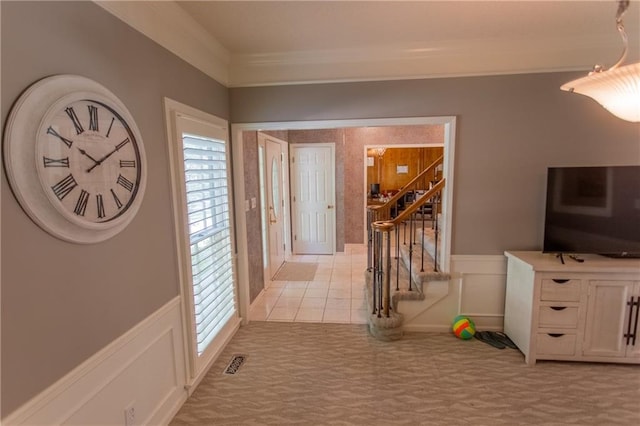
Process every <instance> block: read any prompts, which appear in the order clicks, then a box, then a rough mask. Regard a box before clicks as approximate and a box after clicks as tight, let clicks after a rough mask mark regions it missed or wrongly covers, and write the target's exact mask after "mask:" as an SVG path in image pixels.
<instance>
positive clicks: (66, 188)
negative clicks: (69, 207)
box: [51, 174, 78, 200]
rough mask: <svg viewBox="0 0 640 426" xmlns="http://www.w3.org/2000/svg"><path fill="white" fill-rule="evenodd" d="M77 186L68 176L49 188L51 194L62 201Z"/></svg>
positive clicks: (71, 176)
mask: <svg viewBox="0 0 640 426" xmlns="http://www.w3.org/2000/svg"><path fill="white" fill-rule="evenodd" d="M76 186H78V182H76V180H75V179H74V178H73V175H72V174H68V175H67V176H66V177H65V178H64V179H62V180H61V181H60V182H58V183H56V184H55V185H53V186H52V187H51V189H52V190H53V193H54V194H55V195H56V197H58V200H62V199H63V198H64V197H66V196H67V195H69V193H70V192H71V191H73V188H75V187H76Z"/></svg>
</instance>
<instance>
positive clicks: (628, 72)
mask: <svg viewBox="0 0 640 426" xmlns="http://www.w3.org/2000/svg"><path fill="white" fill-rule="evenodd" d="M628 7H629V0H620V1H618V12H617V14H616V26H617V28H618V32H619V33H620V36H621V37H622V42H623V44H624V50H623V51H622V56H621V57H620V59H618V62H616V63H615V65H613V66H612V67H611V68H609V69H608V70H605V69H604V67H603V66H602V65H596V66H594V67H593V71H591V72H590V73H589V75H588V76H586V77H582V78H579V79H577V80H573V81H570V82H569V83H566V84H564V85H562V86H561V87H560V89H562V90H566V91H568V92H575V93H579V94H581V95H585V96H589V97H590V98H593V99H594V100H595V101H596V102H598V103H599V104H600V105H602V106H603V107H605V108H606V109H607V110H609V112H611V113H612V114H613V115H615V116H616V117H619V118H621V119H623V120H626V121H632V122H636V123H637V122H640V62H638V63H635V64H630V65H625V66H621V65H622V62H623V61H624V60H625V58H626V57H627V48H628V44H629V42H628V40H627V34H626V32H625V30H624V25H623V23H622V16H623V15H624V13H625V12H626V11H627V8H628Z"/></svg>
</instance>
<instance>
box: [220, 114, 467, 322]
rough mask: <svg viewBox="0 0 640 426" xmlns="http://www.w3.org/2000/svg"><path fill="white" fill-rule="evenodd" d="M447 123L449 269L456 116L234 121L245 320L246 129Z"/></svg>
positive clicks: (444, 248) (445, 208)
mask: <svg viewBox="0 0 640 426" xmlns="http://www.w3.org/2000/svg"><path fill="white" fill-rule="evenodd" d="M439 124H440V125H443V126H444V156H445V162H444V167H443V176H444V177H445V179H446V180H447V184H446V186H445V189H444V190H443V197H442V198H443V200H442V201H443V203H442V221H443V223H442V228H443V233H444V238H443V241H442V246H441V247H442V254H443V256H442V262H443V263H442V268H443V270H449V263H450V259H451V222H452V219H453V216H452V206H453V188H454V170H453V169H454V163H455V161H454V160H455V141H456V116H441V117H405V118H364V119H349V120H316V121H273V122H253V123H235V124H231V144H232V152H233V178H234V179H233V180H234V198H233V199H234V200H235V215H236V217H235V219H236V222H235V224H236V239H237V245H236V247H237V250H238V252H237V259H238V264H237V267H238V300H239V312H240V316H241V317H242V323H243V324H248V323H249V308H250V295H249V259H248V255H247V253H248V252H247V246H248V242H247V220H246V216H245V197H246V195H245V194H246V193H245V190H244V153H243V151H244V150H243V144H244V141H243V137H242V133H243V132H251V131H254V132H258V131H264V130H319V129H341V128H345V127H380V126H418V125H439Z"/></svg>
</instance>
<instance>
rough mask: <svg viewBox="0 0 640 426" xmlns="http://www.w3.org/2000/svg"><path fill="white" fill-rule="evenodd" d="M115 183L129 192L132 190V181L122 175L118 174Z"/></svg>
mask: <svg viewBox="0 0 640 426" xmlns="http://www.w3.org/2000/svg"><path fill="white" fill-rule="evenodd" d="M116 183H117V184H118V185H120V186H121V187H123V188H124V189H126V190H127V191H129V192H131V191H133V182H131V181H130V180H129V179H127V178H126V177H124V176H122V175H118V180H117V181H116Z"/></svg>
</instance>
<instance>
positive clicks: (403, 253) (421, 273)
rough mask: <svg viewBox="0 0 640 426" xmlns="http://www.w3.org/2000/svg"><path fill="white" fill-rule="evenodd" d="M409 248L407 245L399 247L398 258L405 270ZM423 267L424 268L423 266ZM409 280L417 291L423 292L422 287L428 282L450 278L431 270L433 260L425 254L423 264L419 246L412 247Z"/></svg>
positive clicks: (449, 275)
mask: <svg viewBox="0 0 640 426" xmlns="http://www.w3.org/2000/svg"><path fill="white" fill-rule="evenodd" d="M409 257H410V247H409V245H401V246H400V258H401V259H402V262H403V263H404V264H403V267H404V268H407V270H408V265H409ZM423 265H424V266H423ZM411 278H412V282H413V283H415V284H416V287H417V288H418V289H419V291H421V292H423V291H424V289H423V287H424V285H425V284H426V283H428V282H429V281H448V280H449V279H450V278H451V274H450V273H448V272H442V271H434V270H433V258H432V257H431V256H429V255H428V253H425V255H424V263H423V260H422V259H421V253H420V246H414V248H413V254H412V255H411Z"/></svg>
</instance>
